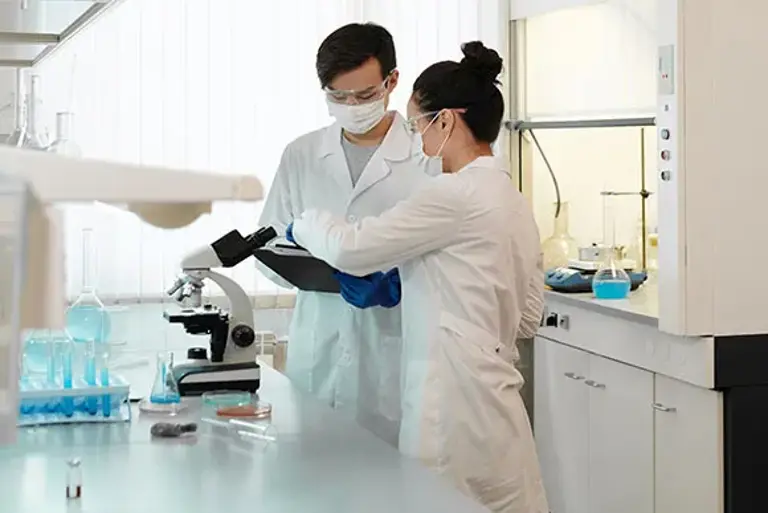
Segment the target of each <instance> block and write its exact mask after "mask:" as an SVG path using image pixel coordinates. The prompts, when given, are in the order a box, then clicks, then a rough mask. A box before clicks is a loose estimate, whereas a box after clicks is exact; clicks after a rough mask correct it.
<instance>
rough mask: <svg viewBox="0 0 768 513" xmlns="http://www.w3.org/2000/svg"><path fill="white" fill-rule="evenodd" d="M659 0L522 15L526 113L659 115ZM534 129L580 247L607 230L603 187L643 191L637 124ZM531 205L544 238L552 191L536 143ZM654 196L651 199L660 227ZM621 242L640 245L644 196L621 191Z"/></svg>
mask: <svg viewBox="0 0 768 513" xmlns="http://www.w3.org/2000/svg"><path fill="white" fill-rule="evenodd" d="M655 1H656V0H612V1H609V2H604V3H600V4H597V5H589V6H583V7H578V8H572V9H565V10H561V11H556V12H552V13H548V14H545V15H542V16H537V17H533V18H529V19H527V20H526V21H525V31H524V32H525V41H524V50H523V52H524V53H523V58H524V62H525V73H524V77H523V80H522V83H521V87H522V90H521V96H522V97H523V98H524V102H523V103H524V109H525V114H527V118H528V119H532V120H545V119H579V118H605V117H611V118H614V117H636V116H648V117H651V116H653V115H654V113H655V108H656V107H655V105H656V89H655V73H654V71H655V66H656V42H655V32H656V29H655V25H656V21H655V5H656V3H655ZM536 136H537V137H538V139H539V142H540V143H541V145H542V146H543V148H544V150H545V151H546V153H547V157H548V158H549V160H550V162H551V164H552V166H553V168H554V171H555V173H556V174H557V177H558V179H559V182H560V189H561V193H562V198H563V200H565V201H569V202H570V210H571V216H570V220H571V223H570V224H571V229H570V232H571V235H572V236H573V237H575V238H576V239H577V241H578V242H579V243H580V244H582V245H585V244H590V243H592V242H600V241H601V240H602V236H603V203H602V199H601V197H600V194H599V193H600V191H602V190H604V189H605V190H619V191H639V190H640V169H641V166H640V163H641V142H640V141H641V135H640V129H639V128H613V129H588V130H587V129H580V130H549V131H547V130H538V131H537V132H536ZM645 142H646V145H645V155H646V173H647V179H646V188H647V189H648V190H650V191H655V189H656V178H655V176H656V175H655V165H656V164H655V153H656V144H655V131H654V129H653V128H652V127H651V128H647V129H646V136H645ZM533 154H534V157H533V162H532V163H533V171H532V184H527V185H530V186H531V187H532V191H533V195H532V196H533V201H534V209H535V213H536V218H537V220H538V221H539V226H540V230H541V234H542V239H545V238H547V237H548V236H550V235H551V233H552V224H553V214H554V209H553V206H552V204H553V202H554V200H555V195H554V189H553V186H552V183H551V180H550V178H549V174H548V172H547V169H546V167H545V166H544V163H543V161H542V160H541V158H540V157H539V156H538V153H537V152H536V151H535V150H533ZM655 203H656V202H655V198H654V196H651V199H650V200H649V202H648V206H649V220H650V226H651V227H652V226H654V225H655V224H656V221H655V217H656V208H655ZM616 208H617V209H620V211H619V213H618V216H617V217H618V220H617V232H618V233H617V239H618V240H617V243H619V244H625V245H631V244H632V243H634V242H635V239H636V236H637V235H638V234H639V232H638V231H637V223H638V221H639V217H640V200H639V197H634V198H620V199H617V201H616Z"/></svg>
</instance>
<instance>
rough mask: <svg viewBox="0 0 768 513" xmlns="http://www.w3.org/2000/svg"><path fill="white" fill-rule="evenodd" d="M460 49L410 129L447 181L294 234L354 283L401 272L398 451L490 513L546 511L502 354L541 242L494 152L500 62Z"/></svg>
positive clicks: (323, 215) (437, 71)
mask: <svg viewBox="0 0 768 513" xmlns="http://www.w3.org/2000/svg"><path fill="white" fill-rule="evenodd" d="M462 51H463V53H464V58H463V59H462V61H461V62H460V63H456V62H450V61H446V62H440V63H437V64H434V65H432V66H430V67H429V68H427V69H426V70H425V71H424V72H423V73H422V74H421V76H419V78H418V79H417V80H416V82H415V83H414V86H413V94H412V96H411V99H410V102H409V105H408V116H409V121H408V124H409V127H410V129H411V130H412V132H413V133H414V135H415V136H416V137H418V138H421V140H422V144H423V150H424V153H425V154H426V155H427V156H430V157H435V158H440V159H442V166H443V175H441V176H439V177H437V178H435V179H434V180H432V181H431V183H429V184H428V185H426V186H424V187H423V188H422V189H421V190H419V191H418V192H416V193H415V194H414V195H413V196H412V197H410V198H409V199H407V200H405V201H402V202H400V203H398V204H397V205H396V206H395V207H394V208H392V209H391V210H389V211H387V212H385V213H384V214H382V215H381V216H379V217H370V218H366V219H363V220H361V221H358V222H357V223H355V224H347V223H346V221H345V220H344V219H343V218H336V217H334V216H333V215H331V214H330V213H327V212H320V211H312V210H310V211H307V212H305V213H304V214H303V215H302V216H301V217H300V218H299V219H297V220H296V221H295V222H294V224H293V226H292V227H289V228H291V230H290V232H291V233H289V234H288V235H289V237H292V238H293V239H294V240H295V242H296V243H297V244H299V245H301V246H304V247H305V248H307V249H308V250H309V251H311V252H312V253H313V254H314V255H316V256H317V257H319V258H322V259H323V260H325V261H327V262H328V263H329V264H331V265H332V266H334V267H335V268H337V269H339V270H341V271H344V272H347V273H350V274H355V275H358V276H363V275H366V274H368V273H372V272H374V271H379V270H382V269H390V268H392V267H395V266H398V267H399V268H400V276H401V280H402V312H403V360H402V361H403V373H402V379H401V387H402V393H403V400H402V401H403V405H402V406H403V412H402V413H403V415H402V425H401V428H400V439H399V445H400V450H401V451H402V452H404V453H406V454H409V455H411V456H414V457H416V458H419V459H420V460H422V461H423V462H424V463H425V464H427V465H428V466H429V467H431V468H433V469H435V470H436V471H437V472H438V473H440V474H443V475H445V476H446V477H448V478H449V479H451V480H452V481H453V482H454V484H455V485H456V486H457V487H459V488H460V489H461V490H462V491H464V492H465V493H466V494H468V495H470V496H472V497H475V498H476V499H477V500H479V501H480V502H482V503H483V504H485V505H486V506H487V507H488V508H489V509H491V510H492V511H495V512H504V513H546V512H547V511H548V508H547V503H546V499H545V497H544V491H543V487H542V483H541V477H540V473H539V464H538V461H537V457H536V450H535V446H534V442H533V436H532V434H531V428H530V424H529V422H528V418H527V416H526V413H525V408H524V406H523V403H522V400H521V398H520V394H519V389H520V387H521V385H522V382H523V380H522V378H521V376H520V373H519V372H518V371H517V370H516V369H515V367H514V366H513V365H512V363H510V362H509V359H505V358H502V357H501V356H500V355H499V354H498V351H499V350H500V349H502V348H503V347H504V346H505V344H507V343H508V341H511V340H515V339H516V336H517V334H518V327H519V326H520V323H521V318H522V312H523V310H524V309H525V308H526V297H527V294H528V290H529V286H530V284H531V283H532V280H534V279H535V276H537V273H538V270H537V261H538V258H539V254H540V245H539V233H538V229H537V227H536V223H535V221H534V219H533V214H532V212H531V209H530V207H529V205H528V203H527V202H526V200H525V199H524V198H523V197H522V195H521V194H520V193H519V192H518V191H517V190H516V188H515V186H514V184H513V183H512V180H511V179H510V178H509V175H508V174H507V173H506V171H505V169H504V164H503V163H502V162H500V161H498V160H496V159H494V157H493V155H492V152H491V144H492V143H493V141H494V140H495V139H496V137H497V136H498V133H499V129H500V126H501V119H502V116H503V113H504V100H503V98H502V95H501V92H500V91H499V89H498V81H497V76H498V74H499V73H500V72H501V64H502V62H501V58H500V57H499V55H498V54H497V53H496V52H495V51H493V50H489V49H487V48H485V47H484V46H483V45H482V43H479V42H472V43H467V44H465V45H463V46H462ZM539 276H540V275H539Z"/></svg>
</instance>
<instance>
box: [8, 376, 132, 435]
mask: <svg viewBox="0 0 768 513" xmlns="http://www.w3.org/2000/svg"><path fill="white" fill-rule="evenodd" d="M129 392H130V386H129V384H128V382H127V381H126V380H125V379H124V378H122V377H121V376H119V375H116V374H112V375H111V376H110V380H109V386H101V385H95V386H94V385H88V384H86V383H85V381H83V380H82V379H79V380H78V379H75V380H74V382H73V383H72V388H66V389H65V388H59V387H56V388H54V387H51V386H50V384H49V383H48V382H47V381H46V380H45V379H44V377H42V376H41V377H40V378H39V379H38V378H37V376H30V377H29V378H27V379H24V380H22V382H21V384H20V387H19V416H18V422H17V426H20V427H21V426H38V425H51V424H73V423H98V422H129V421H130V420H131V407H130V403H129V401H128V397H129Z"/></svg>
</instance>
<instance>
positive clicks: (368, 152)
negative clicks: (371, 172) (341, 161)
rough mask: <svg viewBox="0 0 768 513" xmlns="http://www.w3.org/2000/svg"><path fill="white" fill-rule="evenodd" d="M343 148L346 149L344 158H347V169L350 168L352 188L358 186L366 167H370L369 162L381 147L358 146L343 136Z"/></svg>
mask: <svg viewBox="0 0 768 513" xmlns="http://www.w3.org/2000/svg"><path fill="white" fill-rule="evenodd" d="M341 147H342V148H344V156H345V157H346V158H347V167H348V168H349V177H350V178H351V179H352V186H353V187H354V186H355V185H357V181H358V180H360V176H361V175H362V174H363V170H364V169H365V166H366V165H368V161H369V160H371V157H372V156H373V154H374V153H376V150H377V149H379V145H378V144H377V145H376V146H358V145H357V144H353V143H351V142H349V141H348V140H347V138H346V137H344V136H343V135H342V136H341Z"/></svg>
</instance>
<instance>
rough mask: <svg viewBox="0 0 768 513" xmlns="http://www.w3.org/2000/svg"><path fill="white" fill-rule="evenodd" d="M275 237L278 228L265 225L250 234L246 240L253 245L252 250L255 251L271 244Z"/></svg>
mask: <svg viewBox="0 0 768 513" xmlns="http://www.w3.org/2000/svg"><path fill="white" fill-rule="evenodd" d="M275 237H277V230H275V229H274V228H273V227H271V226H264V227H263V228H259V229H258V230H256V231H255V232H253V233H252V234H250V235H249V236H248V237H246V239H245V240H246V241H248V244H249V245H250V246H251V251H255V250H257V249H261V248H263V247H264V246H266V245H267V244H269V243H270V241H272V239H274V238H275Z"/></svg>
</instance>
